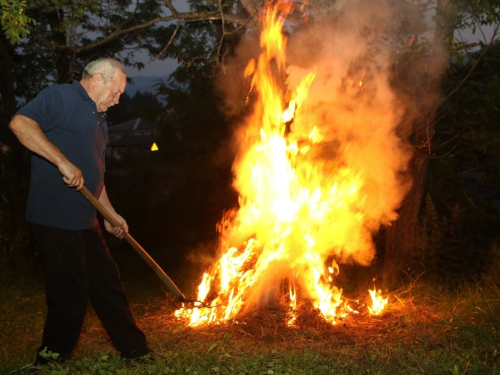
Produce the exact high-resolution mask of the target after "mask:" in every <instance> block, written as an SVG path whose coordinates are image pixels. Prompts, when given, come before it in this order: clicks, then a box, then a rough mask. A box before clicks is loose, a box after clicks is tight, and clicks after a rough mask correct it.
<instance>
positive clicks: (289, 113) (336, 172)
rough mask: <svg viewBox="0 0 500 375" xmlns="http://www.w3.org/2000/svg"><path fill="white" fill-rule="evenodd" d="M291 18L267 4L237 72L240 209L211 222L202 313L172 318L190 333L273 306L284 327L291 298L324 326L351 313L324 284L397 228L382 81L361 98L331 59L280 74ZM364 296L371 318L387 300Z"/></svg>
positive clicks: (387, 96)
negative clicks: (246, 84) (215, 235)
mask: <svg viewBox="0 0 500 375" xmlns="http://www.w3.org/2000/svg"><path fill="white" fill-rule="evenodd" d="M295 10H296V9H295V5H294V3H292V2H287V1H278V2H275V3H273V4H271V3H270V2H268V3H267V4H266V6H265V7H264V9H263V10H262V11H261V13H260V18H261V23H262V25H263V30H262V33H261V36H260V46H261V53H260V56H259V57H258V59H254V60H251V61H250V62H249V63H248V65H247V68H246V70H245V76H246V77H247V78H248V79H251V90H250V94H249V96H248V98H247V99H248V103H247V105H251V106H252V108H253V111H252V114H251V115H250V116H249V117H248V118H247V119H246V121H245V124H244V126H242V130H241V133H240V134H239V137H238V139H239V153H238V155H237V157H236V159H235V162H234V164H233V171H234V176H235V178H234V187H235V189H236V190H237V191H238V194H239V208H238V209H237V210H234V211H233V212H230V213H228V214H227V215H226V217H224V218H223V219H222V220H221V222H220V241H219V242H220V245H219V252H218V254H219V257H218V259H217V260H216V262H215V263H214V264H213V265H212V267H211V268H210V269H209V270H208V271H207V272H205V273H204V275H203V279H202V281H201V283H200V285H199V287H198V295H197V299H198V300H199V301H201V302H203V303H205V304H207V305H211V306H212V308H194V309H190V308H188V307H186V306H185V307H182V308H181V309H179V310H177V311H176V316H177V317H178V318H180V319H187V320H188V321H189V324H191V325H200V324H208V323H213V322H222V321H227V320H229V319H234V318H235V317H237V316H238V314H240V313H241V312H243V311H247V310H249V309H252V308H255V307H257V306H260V305H263V304H266V303H268V302H269V301H270V300H272V299H274V298H276V297H278V296H279V297H280V298H281V300H282V301H283V300H284V301H286V303H288V304H289V306H290V313H289V321H288V323H289V324H290V325H292V324H293V322H294V319H295V318H296V316H295V310H296V308H297V302H298V300H299V299H300V298H307V299H308V300H310V301H312V304H313V306H314V307H315V308H316V309H317V310H318V311H319V312H320V314H321V315H322V316H323V317H324V319H326V320H327V321H329V322H331V323H333V324H335V322H336V321H337V320H338V318H339V317H343V316H346V315H348V314H350V313H353V312H355V309H353V308H352V307H351V306H349V303H348V302H347V300H346V299H345V298H344V297H343V295H342V289H340V288H338V287H337V286H336V285H335V276H336V275H337V274H338V273H339V266H338V264H341V263H344V262H355V263H358V264H361V265H369V264H370V262H371V261H372V260H373V258H374V256H375V249H374V244H373V241H372V235H373V233H375V232H376V231H378V229H379V228H380V225H382V224H387V223H389V222H390V221H391V220H394V219H395V218H396V214H395V209H396V208H397V206H398V204H399V203H400V201H401V199H402V197H403V195H404V188H403V184H402V183H401V181H399V179H398V174H399V173H400V172H401V170H403V169H404V164H405V160H406V156H404V155H405V153H404V151H403V147H402V145H401V143H400V141H399V139H398V138H397V137H396V135H395V131H394V128H395V124H396V122H397V115H396V113H397V111H395V110H394V108H393V107H394V98H393V96H392V94H391V92H390V89H389V84H388V82H387V78H386V77H385V76H384V75H377V74H371V75H370V85H372V86H371V87H372V90H371V91H370V90H368V89H366V90H365V87H366V84H365V83H364V82H363V78H364V75H365V72H366V70H362V74H360V75H359V77H358V78H359V79H356V80H349V79H346V76H344V77H342V76H341V75H342V72H341V71H338V72H336V71H335V67H338V66H339V64H338V58H337V57H336V56H335V55H334V54H333V52H332V55H328V54H326V55H325V56H324V59H322V60H320V61H318V62H317V64H315V66H312V67H307V68H305V67H297V66H292V65H288V64H287V61H286V47H287V39H286V38H285V36H284V33H283V28H284V25H285V19H286V17H287V15H288V14H289V13H290V12H292V11H295ZM357 50H358V51H359V50H361V48H357ZM340 52H341V51H339V54H340ZM348 58H350V57H348ZM377 69H378V71H382V70H383V69H382V68H381V67H380V64H379V65H378V68H377ZM336 74H338V75H339V77H338V78H335V75H336ZM332 76H333V77H334V79H333V81H332ZM332 82H336V83H335V84H334V85H332ZM364 97H366V98H367V97H369V100H368V99H366V98H365V99H364ZM395 156H396V157H395ZM370 295H371V297H372V300H373V306H371V307H370V308H369V309H370V312H371V313H372V314H378V313H380V312H381V311H382V310H383V308H384V306H385V304H386V303H387V299H384V298H382V296H381V295H380V294H379V292H377V291H376V290H375V289H374V290H371V291H370Z"/></svg>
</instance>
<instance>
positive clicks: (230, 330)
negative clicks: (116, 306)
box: [0, 267, 500, 375]
mask: <svg viewBox="0 0 500 375" xmlns="http://www.w3.org/2000/svg"><path fill="white" fill-rule="evenodd" d="M141 272H142V270H141ZM122 275H123V279H124V283H125V285H126V288H127V290H128V293H129V298H130V301H131V304H132V309H133V313H134V315H135V317H136V318H137V321H138V325H139V326H140V327H141V328H142V329H143V330H144V331H145V333H146V335H147V336H148V339H149V341H150V345H151V347H152V348H154V349H155V350H157V351H158V352H160V353H162V354H164V355H165V356H167V357H168V359H167V360H166V361H162V362H156V363H152V364H143V365H136V364H129V363H126V362H124V361H123V360H120V359H119V356H118V354H117V353H116V351H115V350H114V348H113V346H112V345H111V343H110V342H109V341H108V338H107V336H106V333H105V332H104V330H103V329H102V327H101V325H100V323H99V321H98V319H97V317H96V316H95V313H94V312H93V310H92V309H91V308H90V307H89V311H88V314H87V317H86V321H85V324H84V327H83V331H82V335H81V338H80V342H79V344H78V347H77V348H76V350H75V352H74V354H73V356H72V357H71V359H70V360H69V361H67V362H66V363H65V364H64V365H63V366H55V365H54V366H52V367H51V366H45V368H43V369H42V370H40V371H39V373H42V374H49V373H51V374H273V375H277V374H314V375H317V374H464V373H467V374H497V373H498V374H500V360H499V358H500V353H499V350H500V290H499V284H498V281H499V280H500V278H498V275H497V274H494V273H492V274H490V275H489V276H488V277H485V278H484V279H483V280H482V281H479V282H477V283H474V284H472V285H467V286H464V287H463V288H461V289H460V290H459V291H458V292H457V291H454V292H450V291H447V290H445V289H444V288H443V287H436V286H434V285H431V284H426V283H425V282H423V281H417V282H415V283H413V284H410V285H408V286H405V287H404V288H402V289H399V290H395V291H387V293H389V294H390V295H389V301H390V302H389V307H388V310H387V311H386V312H385V313H384V314H383V315H382V316H379V317H369V316H365V315H363V314H359V315H352V316H350V317H348V318H346V319H344V320H342V321H339V323H338V324H337V325H331V324H328V323H326V322H325V321H324V320H323V319H322V318H321V317H320V316H319V315H318V314H317V313H316V312H315V311H314V309H313V308H312V307H311V306H310V305H309V304H308V303H307V302H304V303H303V304H302V305H301V306H300V308H299V318H298V320H297V325H296V326H295V327H293V328H289V327H287V325H286V324H285V322H284V317H285V315H286V308H285V307H284V306H282V305H280V304H275V305H272V306H267V307H265V308H262V309H261V310H258V311H252V312H250V313H247V314H246V315H244V316H242V317H241V319H239V320H238V321H234V322H230V323H227V324H224V325H221V326H209V327H201V328H192V327H189V326H187V325H186V324H184V323H183V322H180V321H178V320H177V319H176V318H175V317H174V315H173V313H172V312H173V311H174V310H175V308H176V307H177V305H176V303H175V302H174V301H173V299H172V298H171V297H170V296H169V295H168V294H165V293H164V292H163V291H162V287H161V285H159V284H158V282H157V280H155V279H154V277H153V278H149V276H148V277H145V278H144V277H143V278H141V279H138V278H136V277H135V276H134V278H130V276H127V275H128V270H127V268H126V267H125V270H124V269H123V267H122ZM141 280H142V281H141ZM42 284H43V278H42V277H41V276H40V275H38V274H35V275H34V276H33V277H32V278H26V277H20V278H14V279H9V280H6V279H4V281H3V282H2V285H1V287H0V288H1V289H0V374H10V373H16V374H23V373H28V371H30V370H31V369H30V366H28V365H29V364H30V363H32V362H33V359H34V355H35V351H36V349H37V347H38V345H39V343H40V339H41V331H42V325H43V320H44V292H43V286H42ZM363 293H365V292H363ZM25 366H27V367H25Z"/></svg>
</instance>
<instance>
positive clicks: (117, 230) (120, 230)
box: [104, 212, 128, 239]
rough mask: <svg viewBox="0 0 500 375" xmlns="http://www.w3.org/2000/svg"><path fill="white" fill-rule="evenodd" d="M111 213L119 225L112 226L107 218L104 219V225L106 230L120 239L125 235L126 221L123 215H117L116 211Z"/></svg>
mask: <svg viewBox="0 0 500 375" xmlns="http://www.w3.org/2000/svg"><path fill="white" fill-rule="evenodd" d="M112 215H113V217H114V218H115V219H116V221H118V223H120V226H119V227H113V226H112V225H111V224H110V223H109V222H108V221H107V220H104V227H105V228H106V230H107V231H108V232H109V233H111V234H113V235H115V236H116V237H118V238H119V239H122V238H123V236H124V235H125V233H128V225H127V222H126V221H125V219H124V218H123V217H121V216H120V215H118V214H117V213H116V212H115V213H113V214H112Z"/></svg>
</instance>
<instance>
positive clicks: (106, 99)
mask: <svg viewBox="0 0 500 375" xmlns="http://www.w3.org/2000/svg"><path fill="white" fill-rule="evenodd" d="M126 85H127V77H126V76H125V74H124V73H122V72H121V71H117V72H116V73H115V75H114V76H113V79H111V80H110V81H108V82H106V83H104V81H102V80H101V82H100V85H99V87H98V89H97V95H96V97H97V100H96V105H97V110H98V111H99V112H106V111H107V110H108V108H109V107H112V106H114V105H115V104H118V102H119V101H120V95H121V94H123V93H124V92H125V86H126Z"/></svg>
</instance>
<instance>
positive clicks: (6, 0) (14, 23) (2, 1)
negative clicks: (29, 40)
mask: <svg viewBox="0 0 500 375" xmlns="http://www.w3.org/2000/svg"><path fill="white" fill-rule="evenodd" d="M26 3H27V1H26V0H21V1H19V0H14V1H13V0H0V20H1V23H2V30H3V31H4V32H5V35H6V36H7V38H9V39H10V42H11V43H12V44H15V43H19V42H20V40H21V38H25V37H27V36H28V35H29V33H30V32H29V31H28V29H27V27H28V25H29V24H30V23H31V24H34V25H36V21H35V20H34V19H32V18H30V17H28V16H27V15H26V13H25V9H26Z"/></svg>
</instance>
